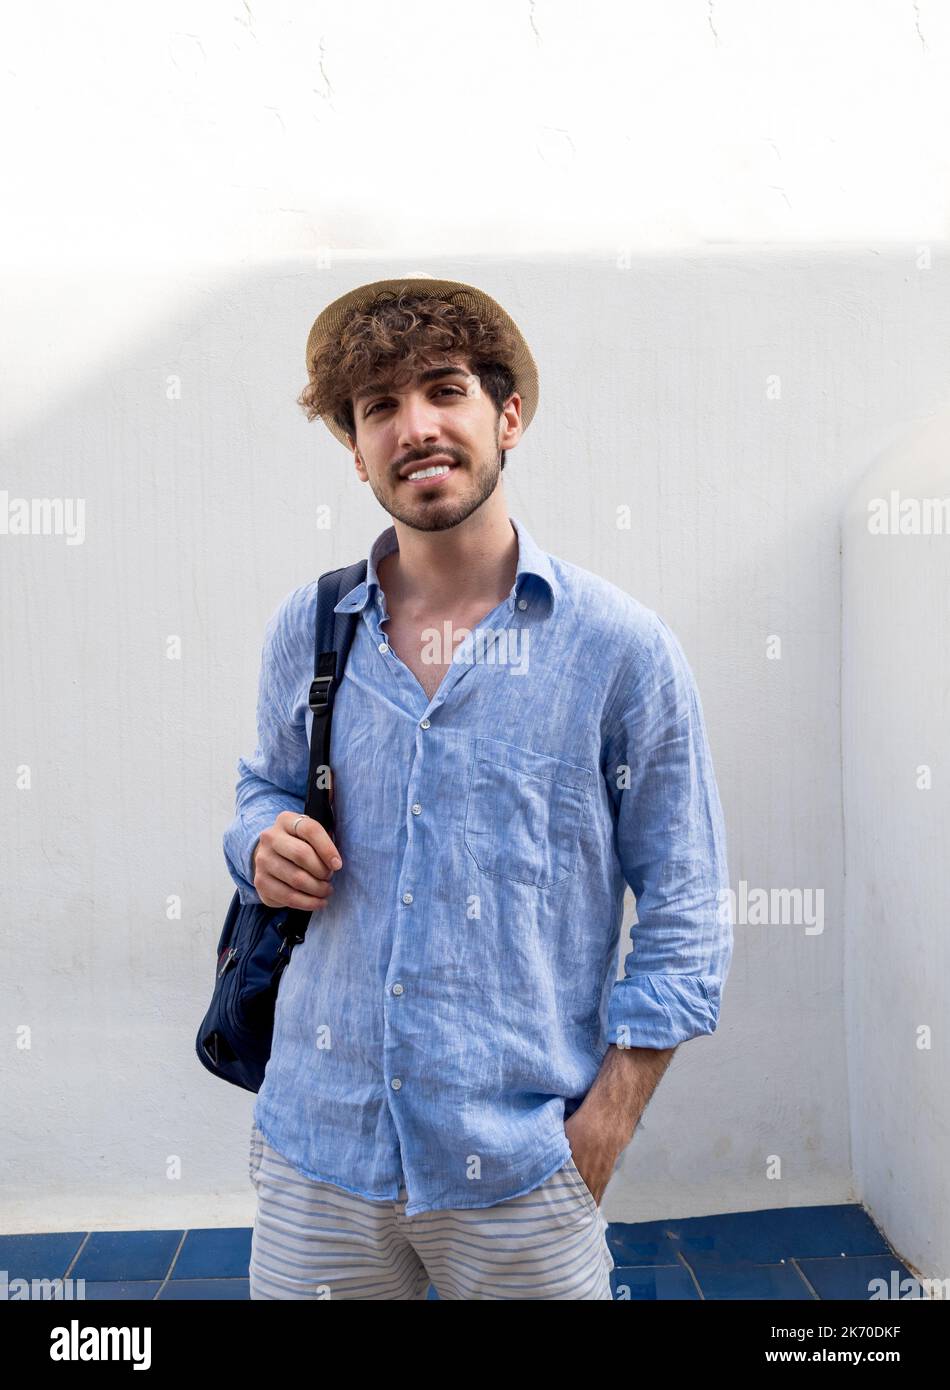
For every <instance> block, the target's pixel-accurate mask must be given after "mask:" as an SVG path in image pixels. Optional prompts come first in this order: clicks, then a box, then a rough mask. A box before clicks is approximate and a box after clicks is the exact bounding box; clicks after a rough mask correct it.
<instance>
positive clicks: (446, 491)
mask: <svg viewBox="0 0 950 1390" xmlns="http://www.w3.org/2000/svg"><path fill="white" fill-rule="evenodd" d="M353 417H354V420H355V424H356V440H355V441H352V440H351V444H352V443H355V462H356V471H357V473H358V474H359V476H360V478H362V480H363V481H364V482H368V483H369V485H370V487H371V488H372V489H373V492H374V493H375V495H376V498H377V500H378V501H379V503H380V505H381V506H382V507H384V508H385V510H386V511H387V512H388V513H389V515H390V516H392V517H395V519H396V520H397V521H401V522H403V523H404V524H405V525H406V526H412V527H414V528H415V529H416V530H419V531H444V530H447V529H448V528H449V527H452V526H458V525H459V524H460V522H462V521H464V520H465V518H466V517H468V516H470V515H471V513H472V512H474V511H475V509H476V508H477V507H480V506H481V505H482V503H483V502H484V501H485V500H486V499H487V498H488V497H490V496H491V495H492V493H493V492H494V491H495V488H496V487H497V485H498V479H499V477H500V476H501V452H502V450H503V449H510V448H511V447H512V446H513V445H514V444H515V443H516V442H517V440H518V438H519V436H520V434H521V397H520V396H519V395H518V394H517V393H515V394H514V395H513V396H512V397H511V399H510V400H509V401H508V402H507V403H506V405H505V407H504V409H503V410H502V412H501V415H500V417H499V416H498V415H497V413H496V411H495V405H494V402H493V401H492V399H491V397H490V396H489V395H488V394H487V393H486V392H483V391H482V389H481V386H480V384H479V380H478V377H477V376H475V375H473V374H472V372H471V371H470V369H469V365H468V363H467V362H466V361H465V360H464V359H462V358H458V357H446V359H445V360H444V361H443V362H442V363H439V364H436V365H435V366H433V367H428V368H425V369H423V370H422V371H421V372H420V373H419V374H418V375H417V376H416V378H415V379H414V380H413V381H411V382H409V383H408V384H401V385H400V387H399V389H398V390H396V389H392V388H390V387H388V386H385V385H377V386H375V387H374V388H372V389H368V388H367V389H364V390H362V391H360V392H359V394H358V395H356V396H355V397H354V400H353ZM445 466H447V467H448V471H447V472H445V471H443V472H441V473H439V474H435V475H432V476H430V477H427V478H420V479H418V480H416V481H413V480H411V479H408V478H407V477H406V475H407V474H410V473H412V472H413V471H417V470H420V469H424V468H443V469H444V467H445Z"/></svg>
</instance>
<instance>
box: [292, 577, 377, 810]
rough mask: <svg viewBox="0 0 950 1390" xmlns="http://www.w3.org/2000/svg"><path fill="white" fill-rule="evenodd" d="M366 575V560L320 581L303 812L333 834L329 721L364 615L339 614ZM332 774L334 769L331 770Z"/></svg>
mask: <svg viewBox="0 0 950 1390" xmlns="http://www.w3.org/2000/svg"><path fill="white" fill-rule="evenodd" d="M365 578H366V560H365V559H363V560H358V561H357V562H356V563H355V564H353V565H344V566H343V567H342V568H341V569H336V570H329V571H328V572H327V573H326V574H322V575H321V576H320V578H319V579H318V581H317V612H316V622H315V624H314V626H315V632H314V660H313V681H312V683H311V685H310V700H309V704H310V708H311V710H312V711H313V728H312V729H311V732H310V767H309V771H308V773H307V799H306V805H305V807H304V813H305V814H306V815H308V816H311V817H312V818H313V819H314V820H318V821H319V822H320V824H321V825H322V826H323V827H324V829H325V830H327V831H328V832H329V833H330V834H331V835H332V834H333V809H332V807H331V806H330V796H329V793H328V791H327V788H326V787H325V786H323V785H321V782H322V779H321V777H320V770H321V768H327V767H329V766H330V725H331V720H332V717H333V700H334V697H335V695H336V691H337V689H338V688H339V684H340V681H341V680H342V679H343V668H344V666H345V665H346V658H347V656H348V655H349V650H350V647H351V645H352V642H353V634H354V633H355V631H356V624H357V622H358V621H359V618H360V614H359V613H334V611H333V610H334V608H335V607H336V605H337V604H338V603H339V601H340V599H341V597H342V596H343V595H344V594H348V593H349V591H350V590H351V589H353V588H355V587H356V585H357V584H361V583H362V582H363V580H364V579H365ZM331 776H332V771H331Z"/></svg>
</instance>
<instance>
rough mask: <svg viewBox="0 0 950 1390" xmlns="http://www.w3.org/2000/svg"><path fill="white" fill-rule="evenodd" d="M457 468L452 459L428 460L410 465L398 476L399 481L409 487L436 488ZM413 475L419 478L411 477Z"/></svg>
mask: <svg viewBox="0 0 950 1390" xmlns="http://www.w3.org/2000/svg"><path fill="white" fill-rule="evenodd" d="M458 466H459V465H458V464H457V463H456V462H455V460H454V459H449V458H445V457H442V458H435V459H428V460H426V462H425V463H411V464H409V466H408V467H407V468H406V470H405V471H404V472H403V473H401V474H400V481H401V482H404V483H408V484H409V486H410V487H438V486H439V485H440V484H442V483H444V482H445V480H446V478H447V477H448V476H449V474H450V473H452V472H454V471H455V469H456V468H458ZM414 473H415V474H421V476H418V477H413V476H412V475H413V474H414Z"/></svg>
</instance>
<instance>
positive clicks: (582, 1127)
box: [564, 1101, 628, 1206]
mask: <svg viewBox="0 0 950 1390" xmlns="http://www.w3.org/2000/svg"><path fill="white" fill-rule="evenodd" d="M585 1110H587V1113H586V1114H585V1113H584V1112H585ZM564 1133H565V1134H566V1135H567V1139H568V1143H569V1144H570V1146H571V1153H572V1154H573V1156H574V1164H575V1166H576V1168H577V1171H578V1172H579V1173H580V1175H581V1177H582V1178H583V1179H584V1182H585V1183H586V1184H587V1187H588V1188H589V1190H590V1193H591V1196H592V1197H593V1199H594V1201H595V1202H596V1203H597V1205H598V1206H600V1202H601V1198H602V1197H603V1195H604V1192H605V1191H606V1189H607V1184H608V1183H609V1182H610V1179H611V1178H612V1177H613V1173H614V1169H615V1168H616V1166H617V1159H618V1158H619V1157H620V1155H621V1153H622V1152H623V1150H624V1149H625V1148H626V1145H627V1142H628V1141H627V1139H626V1138H624V1136H623V1135H621V1134H619V1133H618V1131H617V1128H616V1125H615V1124H614V1123H613V1121H612V1120H611V1118H610V1117H608V1116H606V1115H602V1114H600V1113H599V1112H598V1111H597V1110H589V1109H588V1108H587V1102H586V1101H585V1102H584V1103H583V1104H582V1105H580V1106H579V1107H578V1109H577V1110H575V1111H574V1114H573V1115H571V1116H570V1117H569V1118H568V1119H566V1120H565V1121H564Z"/></svg>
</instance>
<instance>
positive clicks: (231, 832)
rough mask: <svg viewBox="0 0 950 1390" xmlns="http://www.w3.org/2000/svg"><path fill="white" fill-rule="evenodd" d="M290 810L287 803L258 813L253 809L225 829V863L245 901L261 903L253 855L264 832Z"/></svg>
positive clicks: (242, 899) (262, 809)
mask: <svg viewBox="0 0 950 1390" xmlns="http://www.w3.org/2000/svg"><path fill="white" fill-rule="evenodd" d="M286 809H287V807H286V804H284V805H282V806H280V807H278V809H277V810H276V811H275V810H274V809H273V807H261V808H260V809H259V810H258V811H257V812H256V813H255V812H253V811H249V812H248V813H247V814H246V815H240V816H235V818H234V820H233V821H232V822H231V824H230V825H229V826H228V828H227V830H226V831H225V832H224V841H223V844H224V858H225V862H226V864H227V866H228V873H229V874H230V875H231V877H232V879H233V880H234V882H235V884H236V885H237V890H238V894H239V896H240V899H241V902H242V903H259V902H260V900H261V899H260V895H259V893H258V892H257V889H256V888H255V887H254V879H253V875H252V874H251V854H252V852H253V850H254V846H255V845H256V844H257V842H258V840H259V839H260V835H261V831H262V830H266V829H267V827H268V826H270V825H273V824H274V821H275V820H276V819H277V816H278V814H279V813H280V811H282V810H286Z"/></svg>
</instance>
